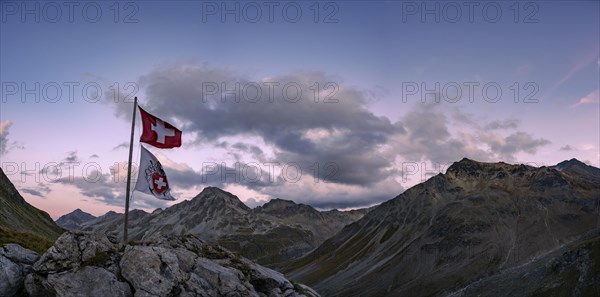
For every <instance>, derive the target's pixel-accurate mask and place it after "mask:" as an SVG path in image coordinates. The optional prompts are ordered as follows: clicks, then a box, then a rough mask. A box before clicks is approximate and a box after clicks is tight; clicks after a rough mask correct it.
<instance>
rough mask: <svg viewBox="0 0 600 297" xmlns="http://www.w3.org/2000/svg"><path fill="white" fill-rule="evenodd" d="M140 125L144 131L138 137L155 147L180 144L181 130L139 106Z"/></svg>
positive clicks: (171, 146)
mask: <svg viewBox="0 0 600 297" xmlns="http://www.w3.org/2000/svg"><path fill="white" fill-rule="evenodd" d="M140 114H141V116H142V127H143V128H144V131H143V132H142V136H141V137H140V141H141V142H145V143H147V144H150V145H152V146H155V147H157V148H174V147H180V146H181V130H179V129H177V128H175V127H174V126H173V125H171V124H169V123H167V122H165V121H163V120H161V119H159V118H157V117H155V116H153V115H151V114H149V113H148V112H146V111H145V110H143V109H142V108H141V107H140Z"/></svg>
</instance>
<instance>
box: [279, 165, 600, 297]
mask: <svg viewBox="0 0 600 297" xmlns="http://www.w3.org/2000/svg"><path fill="white" fill-rule="evenodd" d="M575 165H577V164H575ZM577 166H578V165H577ZM595 170H596V169H594V171H595ZM592 179H593V178H592ZM599 184H600V183H598V179H596V180H595V182H594V181H593V180H590V178H589V174H587V173H585V172H580V171H569V170H563V171H559V170H556V169H554V168H551V167H540V168H537V167H531V166H527V165H523V164H519V165H512V164H506V163H484V162H477V161H473V160H470V159H466V158H464V159H462V160H461V161H458V162H455V163H453V164H452V165H451V166H450V167H449V168H448V170H447V171H446V173H445V174H438V175H436V176H434V177H431V178H430V179H428V180H427V181H425V182H423V183H421V184H418V185H415V186H414V187H411V188H410V189H408V190H406V191H405V192H403V193H402V194H400V195H398V196H396V197H395V198H393V199H391V200H388V201H386V202H384V203H382V204H381V205H379V206H378V207H376V208H375V209H373V210H372V211H370V212H369V213H367V214H366V215H365V216H364V217H363V218H361V219H359V220H357V221H356V222H354V223H351V224H349V225H347V226H345V227H344V228H343V229H342V230H341V231H340V232H338V233H337V234H336V235H334V236H333V237H331V238H329V239H328V240H326V241H325V242H324V243H323V244H322V245H321V246H319V247H318V248H317V249H315V250H314V251H312V252H311V253H309V254H308V255H306V256H304V257H302V258H300V259H296V260H292V261H290V262H287V263H282V264H281V265H278V266H277V267H279V268H280V269H281V271H283V272H285V273H286V275H288V276H289V277H291V278H292V279H295V280H298V281H302V282H304V283H306V284H308V285H311V286H312V287H313V288H315V289H316V290H317V291H319V292H320V293H322V294H324V295H328V296H329V295H331V296H357V294H359V293H358V292H360V294H362V295H365V294H367V295H373V296H380V295H389V294H391V295H399V296H401V295H407V294H416V295H438V294H442V291H443V290H446V289H451V288H453V287H455V286H458V285H459V284H461V283H464V282H465V281H468V280H469V279H473V278H476V277H479V276H480V275H482V274H487V273H492V272H493V271H495V270H497V269H503V268H508V267H512V266H515V265H518V264H519V263H521V262H522V261H524V260H525V259H529V258H531V257H533V256H535V255H536V254H537V253H539V252H541V251H544V250H545V249H548V248H552V247H555V246H559V245H561V244H564V243H567V242H570V241H573V240H575V239H577V236H578V235H580V234H581V233H583V232H586V231H589V230H593V229H594V228H597V227H596V226H597V224H598V216H597V213H596V212H597V211H598V202H599V199H600V198H599V197H600V186H599ZM420 259H423V260H420ZM409 268H410V269H409ZM434 272H435V273H434Z"/></svg>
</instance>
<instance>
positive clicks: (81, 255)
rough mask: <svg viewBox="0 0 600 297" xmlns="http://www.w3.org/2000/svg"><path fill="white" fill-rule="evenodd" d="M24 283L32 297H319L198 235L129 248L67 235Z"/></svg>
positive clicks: (89, 236)
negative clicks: (207, 242) (206, 241)
mask: <svg viewBox="0 0 600 297" xmlns="http://www.w3.org/2000/svg"><path fill="white" fill-rule="evenodd" d="M7 267H8V266H7ZM11 269H12V268H11ZM11 271H12V270H11ZM21 282H22V280H21ZM24 282H25V288H26V292H27V293H28V294H29V295H31V296H136V297H138V296H207V297H208V296H232V297H233V296H248V297H250V296H251V297H255V296H256V297H258V296H269V297H277V296H294V297H297V296H309V297H312V296H319V295H318V294H317V293H315V292H314V291H312V290H311V289H309V288H306V287H297V285H296V286H294V285H293V284H292V283H291V282H289V281H288V280H287V279H285V277H283V275H282V274H280V273H278V272H275V271H273V270H271V269H268V268H265V267H262V266H260V265H257V264H255V263H253V262H251V261H250V260H247V259H245V258H241V257H239V256H237V255H234V254H233V253H231V252H229V251H227V250H225V249H223V248H221V247H220V246H215V245H208V244H206V243H205V242H203V241H201V240H200V239H198V238H197V237H195V236H192V235H185V236H171V237H161V238H157V239H154V240H153V241H149V242H142V243H137V244H136V245H133V246H131V245H128V246H126V247H123V245H122V244H120V243H118V242H116V241H115V240H114V239H109V238H107V237H106V236H105V235H99V234H92V233H73V232H67V233H65V234H63V235H62V236H61V237H60V238H59V239H58V240H57V242H56V244H55V245H54V246H53V247H52V248H50V249H49V250H48V251H47V252H46V253H45V254H44V255H43V256H42V257H41V258H40V260H39V261H38V262H37V263H35V265H34V272H33V273H31V274H29V275H27V277H26V279H25V281H24ZM298 288H300V291H297V290H296V289H298Z"/></svg>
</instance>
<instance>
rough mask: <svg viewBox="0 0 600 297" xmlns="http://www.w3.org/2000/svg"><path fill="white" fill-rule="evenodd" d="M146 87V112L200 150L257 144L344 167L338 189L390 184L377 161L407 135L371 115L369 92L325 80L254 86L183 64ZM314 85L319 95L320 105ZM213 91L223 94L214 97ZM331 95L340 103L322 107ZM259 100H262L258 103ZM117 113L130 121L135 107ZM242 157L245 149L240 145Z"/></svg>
mask: <svg viewBox="0 0 600 297" xmlns="http://www.w3.org/2000/svg"><path fill="white" fill-rule="evenodd" d="M141 82H142V84H143V85H144V86H146V94H147V96H146V97H147V102H145V103H144V104H145V106H147V108H148V109H149V110H150V111H151V112H153V113H154V114H157V115H159V116H160V117H163V118H165V119H166V120H168V121H171V120H173V122H179V123H181V124H182V130H183V131H186V132H185V133H189V134H193V136H196V139H197V140H198V142H199V143H206V142H207V141H208V142H212V143H218V142H220V141H219V140H220V139H221V138H223V137H230V136H247V137H258V138H260V139H262V140H263V141H264V142H265V143H267V144H269V145H272V146H273V147H274V149H275V151H276V152H275V154H276V157H275V159H276V160H278V161H279V162H284V163H298V164H300V166H303V167H308V166H310V164H314V163H320V164H326V163H335V164H338V165H339V167H340V168H343V171H341V172H340V174H339V175H338V176H337V180H336V182H339V183H347V184H360V185H369V184H372V183H373V182H375V181H378V180H381V179H383V178H385V177H386V176H387V175H388V174H389V173H390V172H391V171H393V169H392V168H390V167H389V166H390V162H389V160H388V159H386V158H384V157H381V156H380V155H379V154H378V150H379V148H380V144H382V143H385V142H387V140H388V139H389V138H390V137H391V136H393V135H397V134H401V133H403V132H404V129H403V127H402V125H401V124H400V123H399V122H395V123H394V122H392V121H390V120H389V119H388V118H386V117H380V116H377V115H375V114H374V113H373V112H371V111H370V110H368V109H367V102H368V101H369V100H368V98H367V97H368V96H370V95H369V94H370V93H369V92H368V91H363V90H359V89H356V88H353V87H350V86H347V85H345V84H344V83H343V82H341V81H339V78H336V77H331V76H328V75H326V74H324V73H321V72H304V73H297V74H288V75H279V76H275V77H270V78H262V79H251V78H250V77H247V76H246V75H243V74H239V73H236V72H234V71H232V70H230V69H228V68H210V67H207V66H204V65H187V64H179V65H169V66H165V67H162V68H158V69H156V70H154V71H153V72H152V73H150V74H148V75H146V76H144V77H142V78H141ZM332 82H333V83H332ZM203 84H204V90H203ZM316 84H318V85H319V86H320V89H321V92H319V99H318V102H315V100H316V99H315V98H316V97H315V96H316V93H315V90H314V88H315V87H314V86H315V85H316ZM207 86H212V87H211V88H218V90H214V92H213V91H211V92H209V91H208V89H209V87H207ZM286 86H287V89H286V88H285V87H286ZM325 86H328V87H327V88H326V87H325ZM311 88H312V89H311ZM226 89H227V90H237V91H236V92H231V91H227V90H226ZM211 90H212V89H211ZM286 90H287V91H286ZM331 92H334V95H332V98H333V99H335V100H336V101H337V102H323V101H324V100H325V99H326V98H328V97H327V96H328V95H329V94H330V93H331ZM300 93H301V96H300ZM257 94H262V95H261V96H259V97H258V99H255V97H257V96H256V95H257ZM296 95H298V97H297V98H298V99H297V101H295V98H296ZM164 98H170V99H169V100H164ZM333 99H331V98H329V99H328V101H333ZM117 109H118V110H120V109H123V111H121V112H118V114H124V115H125V114H127V113H126V112H125V110H129V107H127V106H123V105H121V106H120V107H118V108H117ZM233 146H234V147H235V146H236V145H235V144H234V145H233ZM237 149H246V148H244V147H242V146H240V145H237ZM248 149H252V150H254V152H255V153H259V152H258V150H256V148H252V147H249V148H248Z"/></svg>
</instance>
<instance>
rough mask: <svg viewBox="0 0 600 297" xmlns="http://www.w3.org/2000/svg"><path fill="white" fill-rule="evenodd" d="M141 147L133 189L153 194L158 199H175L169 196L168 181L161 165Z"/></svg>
mask: <svg viewBox="0 0 600 297" xmlns="http://www.w3.org/2000/svg"><path fill="white" fill-rule="evenodd" d="M141 147H142V152H141V156H140V172H139V173H138V180H137V183H136V184H135V189H136V190H138V191H140V192H143V193H146V194H150V195H153V196H154V197H156V198H158V199H162V200H175V198H173V196H171V189H170V188H169V181H168V180H167V175H166V174H165V171H164V170H163V168H162V165H161V164H160V162H158V160H157V159H156V157H155V156H154V155H153V154H152V153H150V152H149V151H148V150H147V149H146V148H144V146H143V145H142V146H141Z"/></svg>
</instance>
